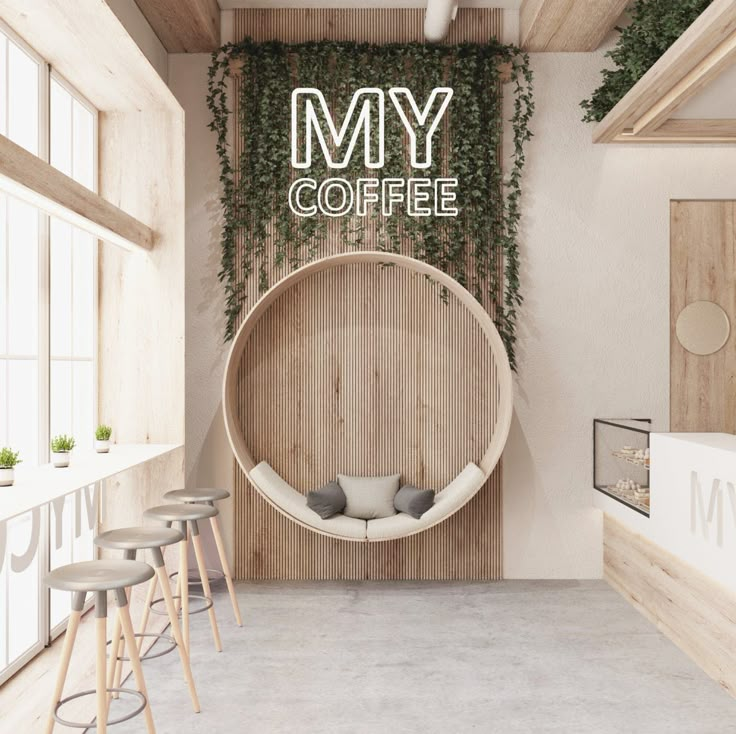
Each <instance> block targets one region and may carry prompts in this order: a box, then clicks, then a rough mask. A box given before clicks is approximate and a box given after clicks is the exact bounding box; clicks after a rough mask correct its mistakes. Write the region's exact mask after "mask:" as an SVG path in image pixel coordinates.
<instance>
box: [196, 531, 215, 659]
mask: <svg viewBox="0 0 736 734" xmlns="http://www.w3.org/2000/svg"><path fill="white" fill-rule="evenodd" d="M194 522H196V520H195V521H194ZM192 543H193V544H194V555H195V557H196V559H197V568H198V569H199V576H200V579H201V581H202V589H203V590H204V595H205V596H206V597H208V598H209V599H212V591H211V589H210V580H209V578H208V577H207V564H206V563H205V562H204V553H203V552H202V540H201V538H200V537H199V533H198V532H197V531H194V532H192ZM212 601H213V603H212V605H211V606H210V608H209V609H208V610H207V614H208V615H209V618H210V627H212V637H213V638H214V640H215V650H217V652H222V642H221V641H220V630H219V629H218V627H217V617H216V616H215V604H214V600H212Z"/></svg>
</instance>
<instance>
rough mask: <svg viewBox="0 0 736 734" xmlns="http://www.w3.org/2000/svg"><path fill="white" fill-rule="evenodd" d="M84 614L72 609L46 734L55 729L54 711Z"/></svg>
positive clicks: (62, 689) (62, 688) (50, 733)
mask: <svg viewBox="0 0 736 734" xmlns="http://www.w3.org/2000/svg"><path fill="white" fill-rule="evenodd" d="M81 616H82V613H81V612H76V611H72V613H71V614H70V615H69V623H68V625H67V628H66V634H65V635H64V646H63V647H62V649H61V660H60V661H59V672H58V673H57V676H56V685H55V686H54V696H53V701H52V703H51V711H50V712H49V718H48V721H47V722H46V730H45V734H52V732H53V731H54V724H55V723H56V721H55V720H54V711H55V710H56V704H57V703H59V701H61V695H62V693H63V692H64V683H65V682H66V674H67V673H68V672H69V660H71V657H72V650H73V649H74V641H75V640H76V639H77V630H78V629H79V619H80V617H81Z"/></svg>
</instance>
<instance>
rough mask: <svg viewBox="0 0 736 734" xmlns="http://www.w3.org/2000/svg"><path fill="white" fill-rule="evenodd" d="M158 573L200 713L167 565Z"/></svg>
mask: <svg viewBox="0 0 736 734" xmlns="http://www.w3.org/2000/svg"><path fill="white" fill-rule="evenodd" d="M156 575H157V576H158V577H159V580H160V582H161V589H162V590H163V595H164V601H165V602H166V611H167V612H168V613H169V622H170V623H171V631H172V633H173V635H174V640H176V647H177V649H178V650H179V658H180V659H181V667H182V669H183V671H184V679H185V680H186V682H187V686H188V687H189V695H190V697H191V699H192V706H193V707H194V713H196V714H198V713H199V711H200V708H199V697H198V696H197V689H196V688H195V686H194V678H193V676H192V668H191V665H190V661H189V653H188V652H187V648H186V645H185V644H184V638H183V637H182V634H181V627H180V626H179V615H178V614H177V611H176V607H175V606H174V599H173V597H172V595H171V587H170V586H169V579H168V576H167V575H166V567H165V566H159V567H158V568H157V569H156Z"/></svg>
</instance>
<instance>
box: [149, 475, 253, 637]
mask: <svg viewBox="0 0 736 734" xmlns="http://www.w3.org/2000/svg"><path fill="white" fill-rule="evenodd" d="M229 496H230V492H228V491H227V490H226V489H216V488H215V489H202V488H197V489H174V490H172V491H171V492H167V493H166V494H165V495H164V499H165V500H170V501H174V502H185V503H187V504H192V503H201V504H203V505H210V506H212V507H214V506H215V502H216V501H217V500H225V499H227V498H228V497H229ZM219 514H220V513H219V510H218V513H217V515H219ZM217 515H213V516H212V517H211V518H210V525H211V526H212V535H213V537H214V538H215V545H216V546H217V555H218V556H219V557H220V565H221V566H222V573H223V575H224V576H225V581H226V583H227V590H228V592H229V593H230V602H231V603H232V605H233V613H234V614H235V621H236V623H237V625H238V627H242V626H243V620H242V619H241V617H240V606H239V605H238V597H237V596H235V586H234V585H233V577H232V574H231V573H230V564H229V563H228V562H227V554H226V553H225V544H224V543H223V542H222V534H221V533H220V523H219V522H218V520H217Z"/></svg>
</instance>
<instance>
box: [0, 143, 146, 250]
mask: <svg viewBox="0 0 736 734" xmlns="http://www.w3.org/2000/svg"><path fill="white" fill-rule="evenodd" d="M0 190H1V191H4V192H5V193H7V194H10V195H11V196H15V197H16V198H18V199H21V200H23V201H26V202H28V203H29V204H33V205H34V206H37V207H38V208H39V209H41V210H43V211H45V212H47V213H48V214H51V215H53V216H55V217H58V218H59V219H63V220H64V221H67V222H69V223H71V224H73V225H74V226H76V227H80V228H81V229H84V230H86V231H88V232H91V233H92V234H93V235H95V236H96V237H99V238H100V239H102V240H105V241H107V242H112V243H114V244H117V245H120V246H122V247H125V248H126V249H133V248H142V249H144V250H150V249H151V248H152V247H153V242H154V234H153V230H152V229H151V228H150V227H147V226H146V225H145V224H143V223H142V222H139V221H138V220H137V219H136V218H135V217H132V216H131V215H130V214H128V213H126V212H124V211H123V210H122V209H118V207H116V206H115V205H114V204H111V203H110V202H109V201H107V200H106V199H103V198H102V197H101V196H99V195H98V194H95V192H94V191H91V190H90V189H88V188H87V187H86V186H82V184H80V183H77V182H76V181H75V180H74V179H72V178H69V176H66V175H65V174H63V173H62V172H61V171H59V170H57V169H56V168H54V167H53V166H51V165H49V164H48V163H46V161H42V160H41V159H40V158H39V157H38V156H36V155H33V153H29V152H28V151H27V150H26V149H25V148H22V147H21V146H20V145H17V144H16V143H14V142H13V141H12V140H10V139H9V138H7V137H5V136H4V135H0Z"/></svg>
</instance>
